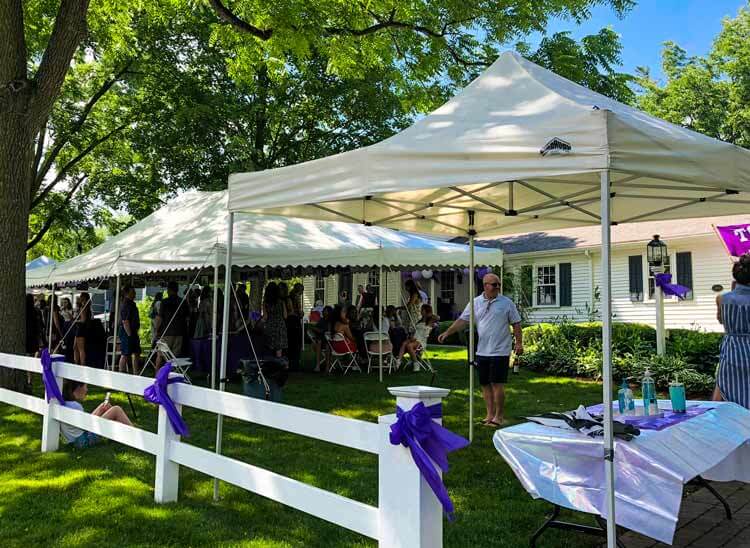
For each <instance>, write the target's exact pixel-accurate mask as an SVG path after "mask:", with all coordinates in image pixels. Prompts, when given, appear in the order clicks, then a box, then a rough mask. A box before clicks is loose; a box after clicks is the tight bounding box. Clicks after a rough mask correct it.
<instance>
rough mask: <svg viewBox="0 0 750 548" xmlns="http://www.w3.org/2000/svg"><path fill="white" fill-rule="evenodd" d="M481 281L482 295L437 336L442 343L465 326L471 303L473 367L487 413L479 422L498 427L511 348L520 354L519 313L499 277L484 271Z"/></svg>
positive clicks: (502, 415) (503, 404)
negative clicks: (502, 291)
mask: <svg viewBox="0 0 750 548" xmlns="http://www.w3.org/2000/svg"><path fill="white" fill-rule="evenodd" d="M482 284H483V287H484V291H483V292H482V294H481V295H479V296H478V297H475V298H474V300H473V302H471V303H469V304H467V305H466V308H465V309H464V311H463V313H462V314H461V316H459V318H458V319H457V320H456V321H455V322H453V323H452V324H451V326H450V327H449V328H448V329H446V330H445V332H444V333H441V334H440V335H439V336H438V340H439V341H440V342H443V341H444V340H445V339H446V338H447V337H449V336H450V335H452V334H453V333H455V332H456V331H460V330H462V329H464V328H465V327H466V326H467V325H468V324H469V315H470V313H471V309H470V308H469V307H470V306H474V319H475V322H476V327H477V333H478V334H479V340H478V344H477V351H476V368H477V373H478V374H479V384H480V385H481V386H482V396H483V397H484V403H485V405H486V406H487V415H486V416H485V418H484V420H483V421H482V424H484V425H486V426H491V427H493V428H497V427H498V426H501V425H502V424H503V420H504V413H505V383H506V382H508V369H509V366H510V353H511V350H512V349H514V350H515V353H516V355H517V356H520V355H521V354H523V338H522V332H521V315H520V314H519V313H518V309H517V308H516V305H515V304H513V301H511V300H510V299H509V298H507V297H505V296H503V295H500V278H498V277H497V276H496V275H495V274H487V275H486V276H485V277H484V278H483V279H482ZM511 327H512V329H513V335H511ZM514 338H515V345H514V342H513V339H514Z"/></svg>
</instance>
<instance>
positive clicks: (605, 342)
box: [600, 171, 617, 548]
mask: <svg viewBox="0 0 750 548" xmlns="http://www.w3.org/2000/svg"><path fill="white" fill-rule="evenodd" d="M600 182H601V218H602V221H601V223H602V280H601V287H602V374H603V377H604V379H603V380H604V382H603V387H602V390H603V392H604V398H603V399H604V471H605V477H606V481H607V515H606V516H604V517H605V518H606V519H607V546H608V547H609V548H615V547H616V545H617V525H616V523H615V463H614V458H615V451H614V442H613V436H612V429H613V427H612V291H611V289H612V271H611V269H612V265H611V260H612V259H611V245H612V244H611V234H610V225H611V220H610V194H609V192H610V191H609V171H603V172H602V173H601V181H600Z"/></svg>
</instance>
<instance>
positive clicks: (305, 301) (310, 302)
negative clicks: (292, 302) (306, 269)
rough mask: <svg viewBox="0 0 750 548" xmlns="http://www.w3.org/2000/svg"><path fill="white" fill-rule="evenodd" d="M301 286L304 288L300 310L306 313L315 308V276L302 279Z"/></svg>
mask: <svg viewBox="0 0 750 548" xmlns="http://www.w3.org/2000/svg"><path fill="white" fill-rule="evenodd" d="M302 285H304V286H305V292H304V293H303V298H302V310H304V311H305V313H307V312H309V311H310V310H311V309H312V307H313V306H315V276H305V277H304V278H302Z"/></svg>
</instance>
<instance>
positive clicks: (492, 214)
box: [228, 53, 750, 546]
mask: <svg viewBox="0 0 750 548" xmlns="http://www.w3.org/2000/svg"><path fill="white" fill-rule="evenodd" d="M602 198H603V199H602ZM228 207H229V211H230V212H265V213H268V214H276V215H279V214H280V215H293V216H295V217H304V218H312V219H325V220H343V221H349V222H355V223H362V224H365V225H373V226H376V227H383V226H385V227H398V228H402V229H406V230H412V231H416V232H425V233H442V234H455V235H467V234H468V235H469V238H470V242H471V243H472V248H473V238H474V236H475V235H476V234H482V235H487V236H491V235H501V234H511V233H519V232H527V231H532V230H550V229H557V228H565V227H574V226H582V225H601V227H602V277H601V280H602V318H603V322H602V323H603V356H602V359H603V367H604V387H603V400H604V403H605V405H604V409H605V440H604V452H603V455H602V458H603V464H604V467H605V470H606V477H607V484H608V493H609V496H608V497H607V501H606V504H605V507H603V508H602V509H601V513H602V515H605V516H609V517H610V518H612V517H615V490H614V465H613V459H614V445H613V438H612V423H611V420H612V417H611V399H612V382H611V381H612V380H611V359H610V358H611V340H610V339H611V299H610V284H611V274H610V229H609V227H610V226H611V225H612V224H615V223H627V222H637V221H640V220H644V221H645V220H658V219H683V218H691V217H702V216H713V215H729V214H735V213H746V212H747V211H748V208H750V152H749V151H747V150H745V149H742V148H740V147H737V146H735V145H731V144H728V143H724V142H721V141H718V140H716V139H712V138H709V137H706V136H704V135H700V134H698V133H695V132H693V131H690V130H688V129H686V128H683V127H679V126H676V125H673V124H670V123H668V122H665V121H663V120H660V119H657V118H654V117H653V116H650V115H648V114H645V113H643V112H640V111H638V110H635V109H633V108H631V107H629V106H627V105H623V104H621V103H618V102H616V101H614V100H612V99H610V98H607V97H605V96H603V95H600V94H598V93H595V92H592V91H590V90H588V89H586V88H584V87H582V86H580V85H577V84H575V83H573V82H570V81H568V80H566V79H564V78H562V77H560V76H557V75H555V74H554V73H552V72H550V71H548V70H546V69H543V68H541V67H539V66H537V65H535V64H533V63H531V62H529V61H527V60H525V59H523V58H522V57H521V56H519V55H518V54H516V53H505V54H503V55H502V56H501V57H500V58H499V59H498V60H497V61H496V62H495V63H494V64H493V65H492V66H490V67H489V68H488V69H487V70H486V71H485V72H484V73H483V74H482V75H480V76H479V77H478V78H477V79H476V80H474V81H473V82H472V83H471V84H469V85H468V86H467V87H466V88H465V89H463V90H462V91H461V92H460V93H459V94H457V95H456V96H455V97H453V99H451V100H450V101H448V102H447V103H446V104H445V105H443V106H442V107H440V108H438V109H437V110H436V111H434V112H433V113H431V114H430V115H428V116H426V117H425V118H423V119H421V120H419V121H418V122H416V123H415V124H414V125H412V126H411V127H409V128H408V129H406V130H404V131H402V132H401V133H399V134H397V135H394V136H393V137H391V138H389V139H386V140H384V141H382V142H380V143H377V144H374V145H372V146H369V147H365V148H361V149H358V150H353V151H351V152H345V153H342V154H338V155H335V156H330V157H327V158H322V159H319V160H314V161H310V162H306V163H303V164H299V165H294V166H288V167H283V168H278V169H273V170H266V171H261V172H253V173H236V174H233V175H231V176H230V178H229V200H228ZM229 232H230V233H231V222H230V223H229ZM228 240H229V241H230V242H231V237H230V238H229V239H228ZM230 252H231V248H230ZM469 278H470V280H473V276H470V277H469ZM472 323H473V318H472ZM472 337H473V330H470V339H471V338H472ZM472 349H473V345H472V344H471V343H470V360H473V353H472ZM471 379H472V380H471V381H470V386H471V387H473V376H472V377H471ZM470 402H473V391H472V397H470ZM470 409H472V406H471V405H470ZM471 414H472V412H471V411H470V415H471ZM469 424H470V426H469V429H470V435H471V433H472V418H471V417H470V423H469ZM614 524H615V519H609V520H608V539H607V541H608V545H609V546H614V545H615V542H616V531H615V527H614Z"/></svg>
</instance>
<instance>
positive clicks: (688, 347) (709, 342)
mask: <svg viewBox="0 0 750 548" xmlns="http://www.w3.org/2000/svg"><path fill="white" fill-rule="evenodd" d="M721 339H722V334H721V333H707V332H705V331H700V330H698V329H670V330H669V339H668V340H667V353H669V354H673V355H675V356H680V357H681V358H682V359H684V360H685V361H686V362H687V363H689V364H690V365H691V366H693V367H694V368H695V369H696V370H698V371H700V372H701V373H706V374H708V375H713V374H714V372H715V371H716V365H717V364H718V363H719V347H720V346H721Z"/></svg>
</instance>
